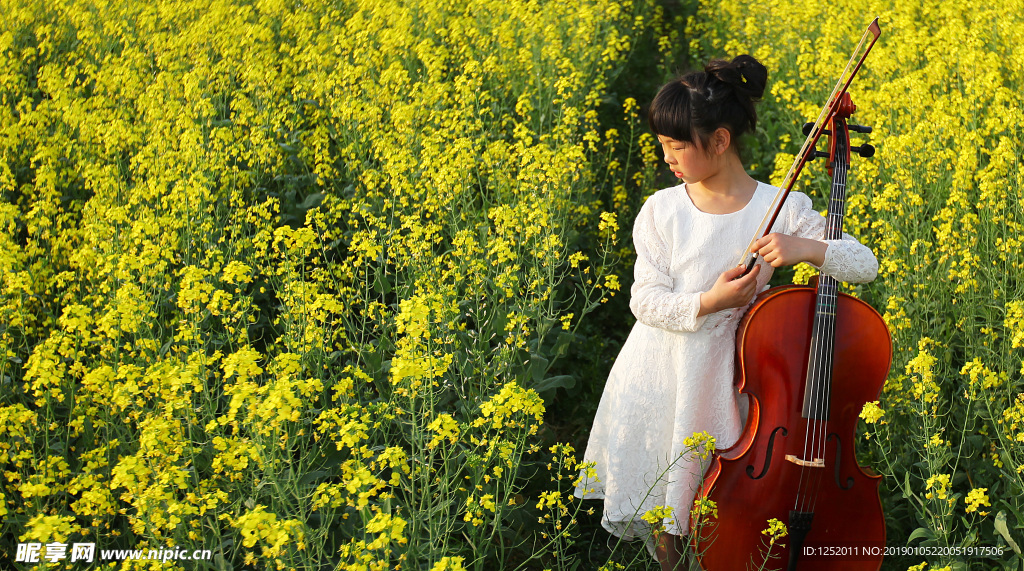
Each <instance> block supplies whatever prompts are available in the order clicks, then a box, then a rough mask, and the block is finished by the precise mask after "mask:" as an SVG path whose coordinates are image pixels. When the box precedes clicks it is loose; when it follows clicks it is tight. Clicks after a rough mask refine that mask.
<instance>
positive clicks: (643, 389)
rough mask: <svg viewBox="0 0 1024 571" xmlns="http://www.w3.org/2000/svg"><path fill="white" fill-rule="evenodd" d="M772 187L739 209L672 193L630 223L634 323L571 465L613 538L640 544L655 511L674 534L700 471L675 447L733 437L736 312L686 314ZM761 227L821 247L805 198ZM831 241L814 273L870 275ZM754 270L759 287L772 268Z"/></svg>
mask: <svg viewBox="0 0 1024 571" xmlns="http://www.w3.org/2000/svg"><path fill="white" fill-rule="evenodd" d="M777 190H778V189H776V188H775V187H772V186H769V185H767V184H764V183H758V187H757V190H756V191H755V192H754V196H753V198H751V200H750V202H749V203H747V205H746V206H745V207H744V208H743V209H741V210H739V211H737V212H733V213H730V214H708V213H705V212H702V211H700V210H698V209H697V207H696V206H694V204H693V202H691V201H690V198H689V196H688V195H687V193H686V189H685V185H679V186H676V187H673V188H667V189H664V190H660V191H658V192H656V193H655V194H654V195H653V196H651V197H650V198H649V199H648V200H647V202H646V203H645V204H644V205H643V208H641V210H640V214H639V215H638V216H637V219H636V222H635V224H634V226H633V242H634V244H635V246H636V252H637V260H636V268H635V277H636V281H635V283H634V284H633V288H632V290H631V296H632V297H631V299H630V303H629V306H630V309H632V311H633V314H634V315H635V316H636V318H637V323H636V325H634V327H633V329H632V331H630V334H629V337H628V338H627V339H626V342H625V344H624V345H623V346H622V351H621V352H620V353H619V356H618V358H617V359H616V360H615V364H614V365H613V366H612V370H611V372H610V374H609V376H608V381H607V383H606V385H605V388H604V393H603V395H602V396H601V403H600V405H599V406H598V410H597V415H596V416H595V418H594V426H593V429H592V430H591V432H590V440H589V443H588V444H587V450H586V453H585V454H584V457H583V460H584V462H594V463H595V471H596V475H597V478H596V479H588V478H587V477H586V476H585V475H583V477H582V481H581V483H580V484H579V486H578V487H577V488H576V496H577V497H581V498H596V499H601V498H603V499H604V515H603V517H602V525H603V526H604V527H605V529H607V530H608V531H609V532H611V533H612V534H614V535H617V536H620V537H622V538H624V539H635V538H649V536H650V526H649V525H648V524H646V522H644V521H643V520H642V519H641V516H642V515H643V514H644V513H645V512H646V511H648V510H650V509H652V508H654V507H655V506H671V507H672V508H673V513H674V517H673V518H666V520H665V524H666V531H668V532H669V533H673V534H678V535H686V534H687V528H688V525H689V522H688V520H689V518H688V514H689V510H690V506H691V505H692V503H693V498H694V492H695V489H696V487H697V485H698V483H699V481H700V477H701V469H700V464H699V463H698V462H697V461H696V460H695V459H693V458H690V457H689V456H681V454H682V453H683V451H684V450H685V446H684V444H683V440H684V439H685V438H687V437H690V436H692V435H693V434H694V433H695V432H701V431H707V432H708V433H710V434H711V435H712V436H714V437H715V440H716V442H717V445H718V447H719V448H726V447H728V446H731V445H732V444H734V443H735V442H736V440H737V439H738V438H739V436H740V431H741V430H742V428H743V424H742V423H743V418H742V415H743V414H745V411H744V412H743V413H741V411H740V407H739V403H738V399H737V397H738V394H737V392H736V390H735V388H734V387H733V368H734V353H735V337H736V326H737V322H738V321H739V319H740V317H742V315H743V313H744V311H745V310H746V308H736V309H728V310H724V311H720V312H717V313H712V314H710V315H705V316H701V317H697V312H698V310H699V309H700V292H703V291H707V290H709V289H711V287H712V285H714V283H715V281H716V280H717V279H718V276H719V275H720V274H721V273H722V272H724V271H725V270H727V269H729V268H730V267H733V266H735V265H736V264H737V263H739V260H740V258H741V255H742V253H743V251H744V250H745V249H746V247H747V244H748V242H749V240H750V238H751V237H752V236H753V234H754V232H755V231H756V228H757V226H758V225H759V224H760V223H761V220H762V218H763V216H764V213H765V212H766V211H767V210H768V207H769V205H770V203H771V202H772V200H773V199H774V198H775V195H776V191H777ZM773 231H775V232H781V233H784V234H790V235H794V236H800V237H803V238H813V239H816V240H821V238H822V236H824V231H825V218H824V217H823V216H822V215H821V214H819V213H818V212H816V211H815V210H814V209H813V208H812V207H811V200H810V198H808V197H807V196H806V195H804V194H802V193H798V192H793V193H791V194H790V196H789V198H788V199H787V200H786V204H785V206H784V207H783V210H782V212H781V213H780V214H779V217H778V219H777V220H776V222H775V226H774V228H773ZM843 238H844V239H843V240H824V242H825V243H826V244H828V248H827V250H826V254H825V263H824V264H823V265H822V267H821V268H820V270H821V272H822V273H824V274H828V275H831V276H833V277H835V278H837V279H839V280H841V281H845V282H866V281H870V280H872V279H874V277H875V274H876V273H877V270H878V262H877V260H876V259H875V256H874V254H872V253H871V250H869V249H868V248H867V247H866V246H863V245H861V244H860V243H859V242H857V241H856V240H855V239H854V238H852V237H851V236H849V235H845V234H844V236H843ZM759 263H761V264H762V267H761V273H760V275H758V280H757V281H758V286H759V287H758V290H759V291H760V290H761V289H764V288H766V287H767V283H768V280H769V279H770V278H771V276H772V270H773V268H772V267H771V266H770V265H768V264H766V263H764V262H763V260H762V261H760V262H759ZM742 404H744V405H745V404H746V403H745V402H744V403H742ZM744 408H745V406H744Z"/></svg>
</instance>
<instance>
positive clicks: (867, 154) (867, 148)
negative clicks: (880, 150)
mask: <svg viewBox="0 0 1024 571" xmlns="http://www.w3.org/2000/svg"><path fill="white" fill-rule="evenodd" d="M851 127H852V125H851ZM868 129H871V127H868ZM850 150H851V151H853V152H855V153H857V154H858V155H860V156H862V157H864V158H865V159H868V158H871V157H873V156H875V148H874V147H872V146H871V145H869V144H867V143H864V144H863V145H861V146H859V147H850Z"/></svg>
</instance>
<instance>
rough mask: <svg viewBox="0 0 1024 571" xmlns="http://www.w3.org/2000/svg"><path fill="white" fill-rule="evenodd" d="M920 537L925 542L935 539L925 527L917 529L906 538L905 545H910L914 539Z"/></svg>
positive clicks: (933, 534)
mask: <svg viewBox="0 0 1024 571" xmlns="http://www.w3.org/2000/svg"><path fill="white" fill-rule="evenodd" d="M922 537H923V538H925V539H926V540H932V539H935V533H933V532H932V530H930V529H928V528H927V527H919V528H917V529H915V530H914V532H913V533H911V534H910V537H908V538H907V545H910V544H911V543H912V542H913V541H914V540H915V539H920V538H922Z"/></svg>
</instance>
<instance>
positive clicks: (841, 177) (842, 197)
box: [812, 121, 849, 511]
mask: <svg viewBox="0 0 1024 571" xmlns="http://www.w3.org/2000/svg"><path fill="white" fill-rule="evenodd" d="M840 127H841V128H842V130H843V134H845V133H846V132H847V131H846V125H845V121H844V122H843V124H842V125H839V126H835V127H834V128H836V130H839V128H840ZM848 142H849V139H846V138H845V137H840V139H839V140H837V145H836V154H837V155H838V157H837V160H836V163H835V170H834V177H833V184H832V194H831V196H830V197H829V202H830V204H829V219H828V220H827V224H826V227H825V238H826V239H829V240H841V239H842V237H843V231H842V223H843V211H844V210H845V202H846V176H847V171H848V168H849V163H848V161H847V160H846V156H847V155H846V148H847V146H848ZM819 283H820V282H819ZM827 285H828V290H829V291H828V293H829V297H830V305H831V307H832V317H831V319H830V320H829V323H828V324H827V327H828V329H829V331H828V332H827V333H828V337H827V338H826V342H828V343H829V345H830V346H829V348H828V352H827V354H826V357H827V358H828V360H829V362H828V369H827V375H828V382H827V383H826V385H825V394H824V399H825V402H826V403H830V402H831V393H832V366H833V363H834V361H833V359H834V358H835V330H836V319H837V317H836V314H837V313H838V310H839V284H838V281H837V280H836V279H835V278H829V279H828V281H827ZM827 432H828V430H827V427H825V429H823V430H822V433H821V435H820V439H821V441H820V442H821V454H822V457H824V454H825V446H826V443H827V439H828V436H827ZM837 461H838V459H837ZM823 476H824V475H823V474H819V479H820V478H821V477H823ZM814 497H815V505H816V504H817V494H815V495H814ZM812 511H813V507H812Z"/></svg>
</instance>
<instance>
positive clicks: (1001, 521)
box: [995, 510, 1021, 555]
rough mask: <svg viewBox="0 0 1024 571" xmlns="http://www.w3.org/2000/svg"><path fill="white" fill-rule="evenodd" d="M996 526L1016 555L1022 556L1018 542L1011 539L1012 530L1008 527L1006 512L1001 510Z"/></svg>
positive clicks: (997, 515)
mask: <svg viewBox="0 0 1024 571" xmlns="http://www.w3.org/2000/svg"><path fill="white" fill-rule="evenodd" d="M995 526H996V531H997V532H999V535H1001V536H1003V539H1005V540H1006V544H1007V545H1009V546H1010V548H1011V549H1013V551H1014V553H1016V554H1017V555H1020V554H1021V553H1020V547H1019V546H1018V545H1017V542H1016V541H1014V540H1013V538H1012V537H1010V530H1009V529H1007V527H1006V512H1004V511H1003V510H999V513H997V514H996V522H995Z"/></svg>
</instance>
